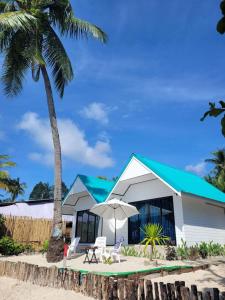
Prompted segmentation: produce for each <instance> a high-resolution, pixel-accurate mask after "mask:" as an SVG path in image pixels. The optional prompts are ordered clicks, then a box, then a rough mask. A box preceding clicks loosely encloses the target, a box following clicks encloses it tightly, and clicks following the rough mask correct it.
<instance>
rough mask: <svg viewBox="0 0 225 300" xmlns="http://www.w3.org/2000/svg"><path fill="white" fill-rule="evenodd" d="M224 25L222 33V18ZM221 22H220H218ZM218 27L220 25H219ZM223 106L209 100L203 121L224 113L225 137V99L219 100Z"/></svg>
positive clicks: (224, 133) (223, 131) (222, 120)
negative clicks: (217, 105)
mask: <svg viewBox="0 0 225 300" xmlns="http://www.w3.org/2000/svg"><path fill="white" fill-rule="evenodd" d="M221 21H222V23H223V25H222V26H221V25H220V28H221V31H223V32H221V33H224V32H225V18H224V17H223V19H221ZM218 24H219V23H218ZM222 27H223V29H222ZM217 29H218V27H217ZM219 103H220V106H221V107H216V104H215V103H212V102H209V110H208V111H207V112H205V114H204V115H203V117H202V118H201V121H204V120H205V118H206V117H208V116H209V117H215V118H216V117H218V116H219V115H221V114H223V117H222V119H221V130H222V134H223V136H224V137H225V102H224V101H219Z"/></svg>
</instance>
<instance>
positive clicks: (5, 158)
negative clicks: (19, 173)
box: [0, 154, 16, 191]
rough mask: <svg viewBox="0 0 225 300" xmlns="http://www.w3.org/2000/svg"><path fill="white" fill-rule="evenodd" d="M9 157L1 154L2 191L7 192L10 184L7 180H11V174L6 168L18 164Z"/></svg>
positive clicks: (0, 181) (0, 179) (0, 176)
mask: <svg viewBox="0 0 225 300" xmlns="http://www.w3.org/2000/svg"><path fill="white" fill-rule="evenodd" d="M9 159H10V158H9V156H8V155H2V154H0V189H2V190H5V191H7V190H8V184H7V182H6V179H7V178H9V173H8V171H7V170H5V168H8V167H14V166H15V165H16V164H15V163H14V162H12V161H10V160H9Z"/></svg>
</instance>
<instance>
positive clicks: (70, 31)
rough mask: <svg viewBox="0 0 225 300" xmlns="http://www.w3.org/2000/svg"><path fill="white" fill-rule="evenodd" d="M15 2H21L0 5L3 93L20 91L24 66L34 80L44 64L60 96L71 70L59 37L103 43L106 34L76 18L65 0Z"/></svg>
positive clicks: (68, 80)
mask: <svg viewBox="0 0 225 300" xmlns="http://www.w3.org/2000/svg"><path fill="white" fill-rule="evenodd" d="M19 2H22V4H19V5H18V1H13V0H12V1H10V4H9V3H7V4H6V5H5V4H1V6H0V52H1V53H3V54H4V62H3V67H2V83H3V87H4V91H5V94H6V95H7V96H15V95H17V94H19V93H20V92H21V90H22V88H23V81H24V78H25V75H26V71H27V70H28V69H30V70H31V71H32V77H33V79H34V80H35V81H37V80H39V78H40V72H41V70H43V68H46V67H47V65H48V67H49V68H50V69H51V71H52V77H53V80H54V84H55V87H56V90H57V91H58V93H59V95H60V97H63V94H64V88H65V86H66V85H67V84H68V83H69V82H70V81H71V80H72V79H73V70H72V65H71V62H70V59H69V57H68V55H67V52H66V50H65V48H64V45H63V43H62V42H61V40H60V37H67V36H69V37H71V38H75V39H78V38H88V37H89V36H91V37H93V38H96V39H98V40H100V41H101V42H103V43H105V42H106V40H107V36H106V34H105V33H104V32H103V31H102V30H101V29H100V28H99V27H97V26H96V25H93V24H90V23H88V22H86V21H83V20H80V19H78V18H76V17H75V15H74V12H73V8H72V5H71V4H70V1H69V0H59V1H41V0H39V1H19ZM56 32H57V33H56ZM58 35H60V37H59V36H58Z"/></svg>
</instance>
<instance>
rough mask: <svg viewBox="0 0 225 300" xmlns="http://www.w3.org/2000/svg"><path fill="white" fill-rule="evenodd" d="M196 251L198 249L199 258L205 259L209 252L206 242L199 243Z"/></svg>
mask: <svg viewBox="0 0 225 300" xmlns="http://www.w3.org/2000/svg"><path fill="white" fill-rule="evenodd" d="M198 249H199V254H200V256H201V258H203V259H204V258H207V257H208V255H209V251H208V245H207V243H206V242H201V243H200V244H199V245H198Z"/></svg>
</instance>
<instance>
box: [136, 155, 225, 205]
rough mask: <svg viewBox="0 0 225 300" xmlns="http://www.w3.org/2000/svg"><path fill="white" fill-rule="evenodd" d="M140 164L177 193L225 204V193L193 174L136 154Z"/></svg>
mask: <svg viewBox="0 0 225 300" xmlns="http://www.w3.org/2000/svg"><path fill="white" fill-rule="evenodd" d="M133 156H134V157H136V158H137V159H138V160H139V161H140V162H142V163H143V164H144V165H145V166H146V167H148V168H149V169H151V170H152V171H153V172H154V173H155V174H156V175H158V176H159V177H160V178H161V179H162V180H164V181H165V182H166V183H167V184H168V185H169V186H171V187H172V188H173V189H174V190H176V191H177V192H183V193H189V194H193V195H197V196H200V197H204V198H208V199H212V200H216V201H219V202H223V203H225V193H223V192H221V191H220V190H219V189H217V188H216V187H214V186H213V185H211V184H210V183H208V182H207V181H205V180H204V179H202V178H201V177H199V176H197V175H194V174H192V173H189V172H186V171H183V170H179V169H176V168H173V167H170V166H168V165H165V164H162V163H159V162H157V161H155V160H151V159H148V158H147V157H144V156H141V155H139V154H134V155H133Z"/></svg>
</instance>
